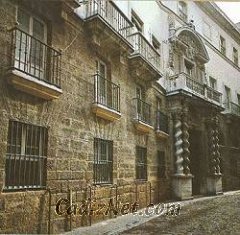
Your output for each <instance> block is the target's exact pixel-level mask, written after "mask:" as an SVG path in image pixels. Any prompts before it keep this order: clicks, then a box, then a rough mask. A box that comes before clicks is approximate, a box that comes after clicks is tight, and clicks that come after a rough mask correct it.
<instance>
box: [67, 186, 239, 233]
mask: <svg viewBox="0 0 240 235" xmlns="http://www.w3.org/2000/svg"><path fill="white" fill-rule="evenodd" d="M238 194H239V195H240V190H239V191H230V192H225V193H224V194H221V195H216V196H206V197H199V198H195V199H192V200H186V201H169V202H161V203H159V204H168V203H170V204H178V203H179V204H180V205H181V208H182V207H185V206H187V205H191V204H195V203H197V202H201V201H207V200H212V199H215V198H220V197H227V196H232V195H238ZM145 210H146V208H143V209H141V210H139V211H138V212H140V213H141V212H142V213H143V212H144V211H145ZM160 216H164V214H160V215H157V214H153V215H150V216H146V215H139V213H138V214H137V215H133V214H127V215H122V216H118V217H116V218H113V219H109V220H105V221H102V222H99V223H96V224H93V225H92V226H87V227H79V228H76V229H74V230H72V231H70V232H66V233H64V235H76V234H80V235H81V234H82V235H117V234H119V233H121V232H124V231H126V230H130V229H132V228H134V227H137V226H139V225H141V224H143V223H146V222H148V221H150V220H152V219H155V218H158V217H160Z"/></svg>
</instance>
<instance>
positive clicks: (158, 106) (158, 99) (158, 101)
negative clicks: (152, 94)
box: [157, 97, 162, 111]
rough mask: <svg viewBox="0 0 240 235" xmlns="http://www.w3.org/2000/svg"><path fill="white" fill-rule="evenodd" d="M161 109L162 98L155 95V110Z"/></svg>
mask: <svg viewBox="0 0 240 235" xmlns="http://www.w3.org/2000/svg"><path fill="white" fill-rule="evenodd" d="M161 109H162V100H161V98H159V97H157V111H160V110H161Z"/></svg>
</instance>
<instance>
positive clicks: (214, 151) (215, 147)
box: [209, 116, 221, 175]
mask: <svg viewBox="0 0 240 235" xmlns="http://www.w3.org/2000/svg"><path fill="white" fill-rule="evenodd" d="M218 122H219V121H218V118H217V117H216V116H215V117H213V118H212V119H211V122H210V124H209V128H210V135H209V137H210V141H209V144H210V146H209V150H210V152H209V153H210V162H209V172H210V174H211V175H220V174H221V170H220V152H219V137H218V135H219V133H218Z"/></svg>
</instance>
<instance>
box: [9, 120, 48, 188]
mask: <svg viewBox="0 0 240 235" xmlns="http://www.w3.org/2000/svg"><path fill="white" fill-rule="evenodd" d="M47 136H48V134H47V128H45V127H40V126H35V125H31V124H26V123H22V122H17V121H12V120H10V121H9V127H8V144H7V154H6V166H5V170H6V178H5V189H6V190H20V189H39V188H44V187H45V186H46V160H47V142H48V138H47Z"/></svg>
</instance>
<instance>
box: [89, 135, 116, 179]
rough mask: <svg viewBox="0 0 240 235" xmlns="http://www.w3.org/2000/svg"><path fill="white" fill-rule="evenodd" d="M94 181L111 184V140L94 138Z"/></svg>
mask: <svg viewBox="0 0 240 235" xmlns="http://www.w3.org/2000/svg"><path fill="white" fill-rule="evenodd" d="M93 170H94V183H95V184H111V183H112V178H113V177H112V175H113V141H110V140H104V139H99V138H95V139H94V164H93Z"/></svg>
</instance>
